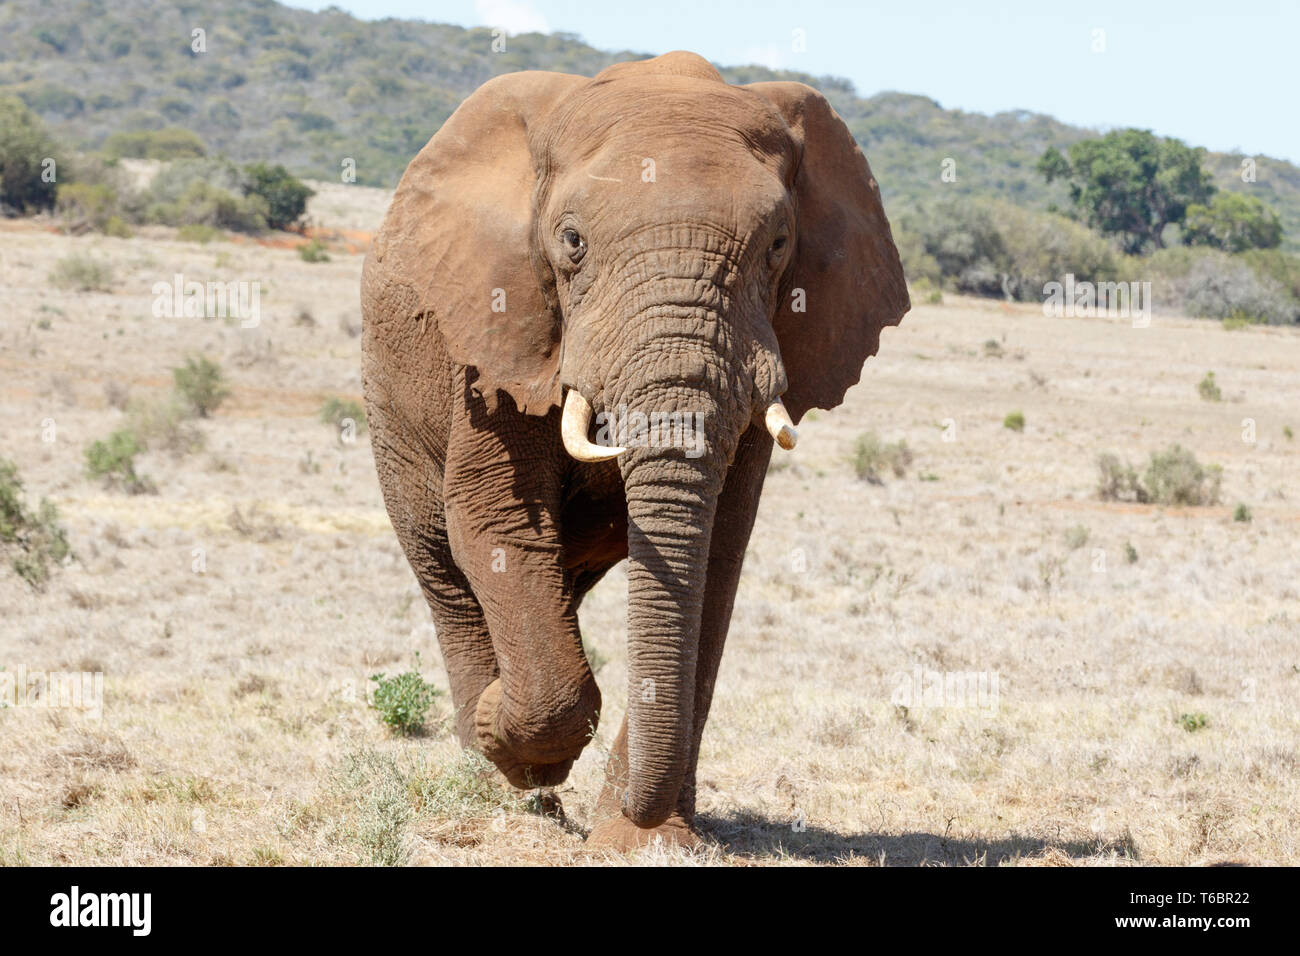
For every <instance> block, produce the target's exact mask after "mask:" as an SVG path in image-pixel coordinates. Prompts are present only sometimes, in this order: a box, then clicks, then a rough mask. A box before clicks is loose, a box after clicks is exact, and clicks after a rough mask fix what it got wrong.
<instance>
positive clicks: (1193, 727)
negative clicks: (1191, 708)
mask: <svg viewBox="0 0 1300 956" xmlns="http://www.w3.org/2000/svg"><path fill="white" fill-rule="evenodd" d="M1178 724H1179V726H1180V727H1182V728H1183V730H1185V731H1187V732H1188V733H1189V734H1193V733H1195V732H1196V731H1198V730H1203V729H1204V728H1206V727H1208V726H1209V725H1210V719H1209V718H1208V717H1206V716H1205V715H1204V714H1180V715H1179V716H1178Z"/></svg>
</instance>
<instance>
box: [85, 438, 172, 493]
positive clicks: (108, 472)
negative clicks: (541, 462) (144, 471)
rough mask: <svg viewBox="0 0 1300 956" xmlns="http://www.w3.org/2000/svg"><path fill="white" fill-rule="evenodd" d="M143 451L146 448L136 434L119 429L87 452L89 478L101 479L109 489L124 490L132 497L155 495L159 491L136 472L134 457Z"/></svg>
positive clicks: (93, 445)
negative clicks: (147, 494)
mask: <svg viewBox="0 0 1300 956" xmlns="http://www.w3.org/2000/svg"><path fill="white" fill-rule="evenodd" d="M142 451H144V446H143V445H141V444H140V440H139V439H138V438H137V437H136V435H135V432H133V431H131V430H130V429H129V428H121V429H118V430H117V431H115V432H113V433H112V434H111V435H109V436H108V438H106V439H104V440H103V441H97V442H95V443H94V444H92V445H91V446H90V447H89V448H87V449H86V474H87V475H89V476H90V477H91V478H102V479H103V480H104V486H105V487H106V488H121V489H122V490H123V491H125V492H126V493H127V494H129V495H139V494H146V493H149V494H152V493H153V492H154V491H156V489H155V487H154V484H153V482H152V481H150V480H149V479H148V478H143V477H141V476H140V475H138V474H136V470H135V456H136V455H138V454H140V452H142Z"/></svg>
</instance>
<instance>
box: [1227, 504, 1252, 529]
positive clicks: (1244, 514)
mask: <svg viewBox="0 0 1300 956" xmlns="http://www.w3.org/2000/svg"><path fill="white" fill-rule="evenodd" d="M1254 518H1255V516H1254V515H1253V514H1251V512H1250V506H1249V505H1247V504H1246V503H1245V502H1244V501H1239V502H1237V507H1236V509H1235V510H1234V511H1233V512H1232V520H1233V521H1240V522H1242V523H1246V524H1249V523H1250V522H1251V521H1253V520H1254Z"/></svg>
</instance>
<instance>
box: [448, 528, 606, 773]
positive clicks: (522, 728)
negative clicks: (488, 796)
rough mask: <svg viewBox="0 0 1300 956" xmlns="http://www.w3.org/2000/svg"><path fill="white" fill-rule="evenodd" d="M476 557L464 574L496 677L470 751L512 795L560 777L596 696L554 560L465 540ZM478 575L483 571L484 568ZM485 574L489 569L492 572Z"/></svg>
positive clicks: (483, 700)
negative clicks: (483, 554) (480, 552)
mask: <svg viewBox="0 0 1300 956" xmlns="http://www.w3.org/2000/svg"><path fill="white" fill-rule="evenodd" d="M474 542H475V543H474V544H472V545H465V547H466V548H469V549H471V550H472V549H474V548H478V549H486V550H487V551H488V553H489V554H490V555H491V557H490V559H487V560H486V561H485V563H484V562H479V561H476V560H472V559H471V560H470V561H469V562H468V563H470V564H472V565H474V567H475V569H476V570H474V571H470V572H468V577H469V578H470V581H471V583H472V586H473V588H474V592H475V594H476V595H477V596H478V599H479V603H480V605H481V606H482V608H483V613H484V616H485V618H486V620H487V624H488V631H489V632H490V634H491V638H492V646H493V649H494V651H495V653H496V659H497V668H498V671H499V676H498V677H497V678H496V679H495V680H493V681H492V682H491V683H489V684H488V685H487V687H486V688H485V689H484V690H483V693H482V694H481V695H480V696H479V698H478V703H477V706H476V708H475V712H474V733H475V746H476V747H477V748H478V749H480V750H481V751H482V752H483V754H484V755H485V756H486V757H487V758H488V759H489V760H491V761H492V762H493V763H494V764H496V766H497V767H498V769H500V770H501V772H502V773H503V774H504V775H505V776H506V778H507V779H508V780H509V781H510V783H511V784H513V785H514V786H516V787H522V788H530V787H539V786H554V785H556V784H558V783H561V782H562V781H563V780H564V779H565V777H566V776H568V773H569V769H570V768H571V767H572V766H573V762H574V760H576V759H577V757H578V755H579V754H581V752H582V749H583V747H585V746H586V744H587V742H588V741H589V740H590V739H591V736H592V734H593V733H594V731H595V727H596V723H597V721H598V720H599V719H600V690H599V688H598V687H597V686H596V680H595V677H594V676H593V675H592V673H591V668H590V666H589V665H588V663H587V659H586V655H585V654H584V653H583V650H582V639H581V637H580V635H579V632H578V622H577V618H576V616H575V615H574V614H573V612H572V610H571V607H570V604H569V600H568V596H567V589H566V587H565V577H564V573H563V570H562V568H561V567H560V562H559V559H558V555H557V554H555V553H553V552H552V551H551V550H550V549H548V548H544V547H539V546H538V545H537V544H536V543H529V544H528V545H526V546H521V545H519V544H517V543H512V542H510V541H507V540H502V539H500V538H497V539H493V538H492V537H490V536H488V535H475V536H474ZM485 568H486V569H485ZM494 569H495V570H494Z"/></svg>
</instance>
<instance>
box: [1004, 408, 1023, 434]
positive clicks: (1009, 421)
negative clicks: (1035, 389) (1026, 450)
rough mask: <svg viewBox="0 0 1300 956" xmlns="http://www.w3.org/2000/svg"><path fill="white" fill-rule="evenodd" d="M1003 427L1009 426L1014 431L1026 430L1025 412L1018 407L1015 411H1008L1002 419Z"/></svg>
mask: <svg viewBox="0 0 1300 956" xmlns="http://www.w3.org/2000/svg"><path fill="white" fill-rule="evenodd" d="M1002 427H1003V428H1009V429H1011V430H1012V431H1013V432H1022V431H1024V430H1025V413H1024V412H1022V411H1020V410H1019V409H1017V410H1016V411H1014V412H1007V415H1006V417H1005V418H1004V419H1002Z"/></svg>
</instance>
